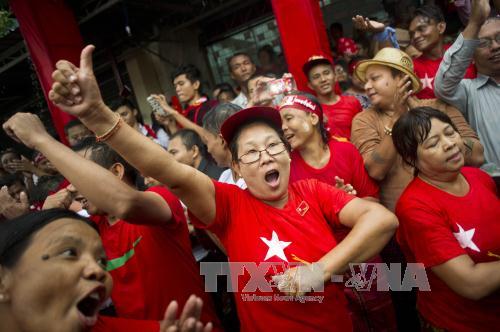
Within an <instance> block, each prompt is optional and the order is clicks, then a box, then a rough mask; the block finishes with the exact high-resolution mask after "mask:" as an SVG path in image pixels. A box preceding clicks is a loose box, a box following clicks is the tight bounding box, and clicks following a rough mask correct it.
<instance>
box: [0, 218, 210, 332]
mask: <svg viewBox="0 0 500 332" xmlns="http://www.w3.org/2000/svg"><path fill="white" fill-rule="evenodd" d="M106 264H107V259H106V253H105V251H104V248H103V246H102V242H101V239H100V238H99V234H98V232H97V229H96V227H95V225H94V224H93V223H92V222H91V221H89V220H88V219H86V218H83V217H81V216H79V215H77V214H76V213H74V212H71V211H68V210H63V209H49V210H43V211H37V212H32V213H29V214H25V215H23V216H20V217H18V218H15V219H11V220H7V221H4V222H2V223H0V286H1V287H0V328H1V330H2V331H9V332H19V331H24V332H34V331H75V332H76V331H93V332H115V331H116V332H118V331H142V332H157V331H160V332H164V331H182V332H194V331H202V330H203V332H209V331H211V330H212V324H211V323H208V324H207V325H205V326H203V324H202V323H201V322H200V321H199V319H200V313H201V307H202V301H201V299H199V298H197V297H196V296H194V295H192V296H191V297H190V298H189V300H188V301H187V302H186V304H185V306H184V309H183V311H182V314H181V320H180V321H176V314H177V309H178V305H177V304H176V303H175V302H174V301H172V302H171V303H170V304H169V306H168V308H167V310H166V312H165V319H164V320H163V321H161V322H158V321H153V320H135V319H123V318H117V317H108V316H99V308H100V307H101V306H102V305H103V303H104V302H105V301H106V300H107V298H108V297H109V296H110V293H111V288H112V286H113V282H112V280H111V275H110V274H109V273H108V272H107V271H106Z"/></svg>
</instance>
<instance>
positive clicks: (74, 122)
mask: <svg viewBox="0 0 500 332" xmlns="http://www.w3.org/2000/svg"><path fill="white" fill-rule="evenodd" d="M76 126H84V124H83V123H82V122H81V121H80V120H79V119H73V120H70V121H68V123H66V124H65V125H64V133H65V134H66V135H68V130H69V129H70V128H73V127H76Z"/></svg>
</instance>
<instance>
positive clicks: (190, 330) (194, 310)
mask: <svg viewBox="0 0 500 332" xmlns="http://www.w3.org/2000/svg"><path fill="white" fill-rule="evenodd" d="M202 307H203V301H202V300H201V299H200V298H199V297H196V296H195V295H191V296H190V297H189V299H188V300H187V302H186V304H185V305H184V308H183V309H182V313H181V316H180V318H179V319H178V320H177V311H178V310H179V305H178V304H177V302H176V301H172V302H170V304H169V305H168V307H167V310H166V311H165V317H164V318H163V320H162V321H161V322H160V332H210V331H212V323H207V324H206V325H204V324H203V323H202V322H201V321H200V317H201V309H202Z"/></svg>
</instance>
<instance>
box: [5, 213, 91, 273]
mask: <svg viewBox="0 0 500 332" xmlns="http://www.w3.org/2000/svg"><path fill="white" fill-rule="evenodd" d="M62 218H70V219H76V220H78V221H80V222H84V223H85V224H87V225H89V226H90V227H92V228H93V229H94V230H95V231H96V232H97V233H98V230H97V228H96V226H95V224H94V223H93V222H91V221H90V220H88V219H86V218H83V217H81V216H79V215H78V214H76V213H75V212H72V211H69V210H64V209H49V210H42V211H36V212H31V213H28V214H25V215H23V216H20V217H17V218H14V219H10V220H5V221H2V222H1V223H0V265H1V266H3V267H6V268H12V267H14V266H15V265H16V263H17V262H18V261H19V258H21V256H22V254H23V253H24V252H25V251H26V249H27V248H28V246H29V245H30V243H31V240H32V239H33V234H35V233H36V232H37V231H38V230H40V229H42V228H43V227H44V226H45V225H47V224H49V223H51V222H52V221H56V220H59V219H62Z"/></svg>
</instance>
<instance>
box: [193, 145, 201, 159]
mask: <svg viewBox="0 0 500 332" xmlns="http://www.w3.org/2000/svg"><path fill="white" fill-rule="evenodd" d="M191 150H192V151H193V159H196V158H198V156H199V155H200V148H199V147H198V146H197V145H193V147H192V148H191Z"/></svg>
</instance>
